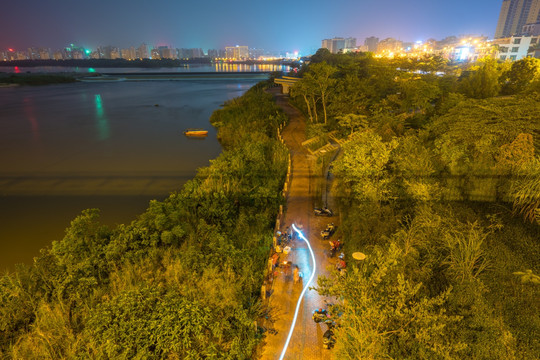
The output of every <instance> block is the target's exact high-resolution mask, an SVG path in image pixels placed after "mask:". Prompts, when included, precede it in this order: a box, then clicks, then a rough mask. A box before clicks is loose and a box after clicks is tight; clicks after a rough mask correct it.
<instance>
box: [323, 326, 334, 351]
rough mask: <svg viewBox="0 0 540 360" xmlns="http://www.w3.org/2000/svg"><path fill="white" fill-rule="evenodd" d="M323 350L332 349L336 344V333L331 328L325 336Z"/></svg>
mask: <svg viewBox="0 0 540 360" xmlns="http://www.w3.org/2000/svg"><path fill="white" fill-rule="evenodd" d="M322 340H323V348H325V349H332V348H333V347H334V345H335V344H336V338H335V337H334V332H333V331H332V329H330V327H329V328H328V330H326V331H325V332H324V334H323V339H322Z"/></svg>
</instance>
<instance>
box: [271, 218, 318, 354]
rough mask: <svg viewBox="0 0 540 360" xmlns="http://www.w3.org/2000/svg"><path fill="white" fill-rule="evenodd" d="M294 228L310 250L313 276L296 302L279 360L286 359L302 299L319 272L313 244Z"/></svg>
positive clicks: (294, 226)
mask: <svg viewBox="0 0 540 360" xmlns="http://www.w3.org/2000/svg"><path fill="white" fill-rule="evenodd" d="M292 227H293V229H294V231H296V233H297V234H298V236H299V237H300V238H301V239H302V240H304V241H305V242H306V244H307V246H308V248H309V252H310V254H311V260H313V271H312V272H311V276H310V277H309V280H308V282H307V283H306V284H305V285H304V289H302V292H301V293H300V296H299V297H298V301H297V302H296V310H295V311H294V317H293V321H292V324H291V328H290V330H289V335H288V336H287V341H285V345H283V350H282V351H281V355H280V357H279V360H283V358H284V357H285V354H286V353H287V348H288V347H289V342H290V341H291V337H292V334H293V331H294V325H296V319H297V318H298V311H299V310H300V304H301V303H302V299H303V298H304V294H305V293H306V291H307V289H308V288H309V284H311V282H312V281H313V278H314V277H315V272H316V270H317V262H316V261H315V254H314V253H313V249H312V248H311V244H310V243H309V240H308V239H307V238H306V237H305V236H304V234H303V233H302V231H300V230H299V229H298V228H297V227H296V225H294V224H292Z"/></svg>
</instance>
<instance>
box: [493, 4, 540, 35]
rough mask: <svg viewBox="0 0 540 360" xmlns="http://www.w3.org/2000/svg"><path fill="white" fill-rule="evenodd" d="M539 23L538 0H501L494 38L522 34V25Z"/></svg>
mask: <svg viewBox="0 0 540 360" xmlns="http://www.w3.org/2000/svg"><path fill="white" fill-rule="evenodd" d="M537 23H540V0H503V3H502V6H501V12H500V14H499V21H498V22H497V29H496V30H495V39H499V38H507V37H510V36H514V35H522V34H523V27H524V26H526V25H529V24H537Z"/></svg>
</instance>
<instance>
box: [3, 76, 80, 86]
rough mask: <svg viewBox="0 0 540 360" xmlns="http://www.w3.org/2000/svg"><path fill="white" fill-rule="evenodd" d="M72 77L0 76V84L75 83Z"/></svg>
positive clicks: (75, 79)
mask: <svg viewBox="0 0 540 360" xmlns="http://www.w3.org/2000/svg"><path fill="white" fill-rule="evenodd" d="M76 81H77V78H76V77H75V76H73V75H59V74H0V84H17V85H49V84H64V83H72V82H76Z"/></svg>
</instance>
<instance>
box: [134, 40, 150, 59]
mask: <svg viewBox="0 0 540 360" xmlns="http://www.w3.org/2000/svg"><path fill="white" fill-rule="evenodd" d="M137 57H138V58H139V59H149V58H150V55H149V53H148V46H147V45H146V44H141V46H139V47H138V48H137Z"/></svg>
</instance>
